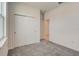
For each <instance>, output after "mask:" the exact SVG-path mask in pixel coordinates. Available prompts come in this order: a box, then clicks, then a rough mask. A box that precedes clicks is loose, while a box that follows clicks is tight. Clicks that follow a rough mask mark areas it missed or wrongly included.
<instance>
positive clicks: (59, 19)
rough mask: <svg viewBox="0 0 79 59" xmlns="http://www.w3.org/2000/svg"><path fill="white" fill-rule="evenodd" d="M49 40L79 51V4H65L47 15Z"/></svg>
mask: <svg viewBox="0 0 79 59" xmlns="http://www.w3.org/2000/svg"><path fill="white" fill-rule="evenodd" d="M45 18H46V19H50V20H49V40H50V41H52V42H54V43H57V44H60V45H63V46H65V47H68V48H71V49H74V50H77V51H79V46H78V45H79V3H76V2H74V3H63V4H61V5H60V6H59V7H57V8H55V9H54V10H51V11H49V12H47V13H46V14H45Z"/></svg>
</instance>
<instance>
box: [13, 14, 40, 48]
mask: <svg viewBox="0 0 79 59" xmlns="http://www.w3.org/2000/svg"><path fill="white" fill-rule="evenodd" d="M14 34H15V47H17V46H23V45H27V44H32V43H36V42H39V41H40V21H39V20H37V19H35V18H32V17H24V16H17V15H15V32H14Z"/></svg>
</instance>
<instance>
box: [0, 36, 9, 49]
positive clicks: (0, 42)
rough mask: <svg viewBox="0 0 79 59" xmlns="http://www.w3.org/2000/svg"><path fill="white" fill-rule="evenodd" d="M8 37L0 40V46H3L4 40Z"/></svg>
mask: <svg viewBox="0 0 79 59" xmlns="http://www.w3.org/2000/svg"><path fill="white" fill-rule="evenodd" d="M7 39H8V38H7V37H4V38H3V39H2V40H1V41H0V48H1V47H3V45H4V43H5V42H6V40H7Z"/></svg>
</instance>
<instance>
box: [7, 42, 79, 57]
mask: <svg viewBox="0 0 79 59" xmlns="http://www.w3.org/2000/svg"><path fill="white" fill-rule="evenodd" d="M8 56H79V52H77V51H74V50H72V49H69V48H66V47H63V46H60V45H57V44H55V43H51V42H48V43H47V44H46V43H45V42H39V43H35V44H30V45H25V46H22V47H17V48H15V49H12V50H9V53H8Z"/></svg>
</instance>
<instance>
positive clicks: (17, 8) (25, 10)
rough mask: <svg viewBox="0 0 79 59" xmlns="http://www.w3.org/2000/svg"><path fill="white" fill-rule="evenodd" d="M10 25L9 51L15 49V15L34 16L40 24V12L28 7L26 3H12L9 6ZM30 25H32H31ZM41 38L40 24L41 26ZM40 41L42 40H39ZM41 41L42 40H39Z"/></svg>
mask: <svg viewBox="0 0 79 59" xmlns="http://www.w3.org/2000/svg"><path fill="white" fill-rule="evenodd" d="M8 5H9V10H8V11H9V21H10V22H9V23H10V26H9V28H10V32H9V49H12V48H14V47H15V40H14V15H13V14H23V15H28V16H33V17H35V19H37V20H39V23H40V10H38V9H36V8H32V7H30V6H27V5H26V4H24V3H12V2H10V3H9V4H8ZM29 25H30V24H29ZM38 27H39V30H38V32H39V37H40V24H39V26H38ZM39 39H40V38H39ZM38 41H40V40H38Z"/></svg>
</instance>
